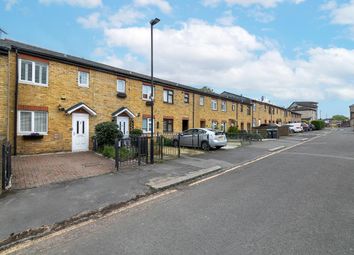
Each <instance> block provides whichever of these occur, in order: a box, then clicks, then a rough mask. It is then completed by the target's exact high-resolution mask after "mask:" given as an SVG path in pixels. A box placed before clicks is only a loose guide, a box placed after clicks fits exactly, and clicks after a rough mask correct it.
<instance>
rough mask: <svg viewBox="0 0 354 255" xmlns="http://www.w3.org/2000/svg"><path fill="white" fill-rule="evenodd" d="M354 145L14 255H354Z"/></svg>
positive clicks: (259, 170) (334, 137) (231, 178)
mask: <svg viewBox="0 0 354 255" xmlns="http://www.w3.org/2000/svg"><path fill="white" fill-rule="evenodd" d="M353 144H354V133H349V132H348V133H346V130H342V131H338V132H333V133H330V134H329V135H327V136H324V137H320V138H318V139H316V140H312V141H309V142H308V143H305V144H303V145H301V146H298V147H294V148H292V149H290V150H287V151H283V152H280V153H277V154H275V155H273V156H270V157H267V158H264V159H262V160H259V161H256V162H254V163H252V164H249V165H247V166H245V167H243V168H239V169H237V170H236V171H230V172H227V173H225V174H221V175H219V176H218V177H216V178H210V179H208V180H207V181H205V182H202V183H200V184H199V185H189V186H186V187H185V188H184V189H178V190H176V191H174V192H172V193H169V194H167V195H165V196H162V197H159V198H157V199H155V200H153V201H149V202H146V203H144V204H141V205H138V206H136V207H133V208H130V209H128V210H126V211H124V212H121V213H117V214H113V215H111V216H109V217H106V218H104V219H101V220H97V221H95V222H93V223H90V224H87V225H85V226H81V227H78V228H76V229H73V230H71V231H67V232H63V233H60V234H59V235H56V236H54V237H51V238H47V239H45V240H43V241H40V242H34V243H29V246H28V247H27V248H24V249H18V250H14V254H233V255H234V254H321V255H323V254H354V243H353V239H354V204H353V201H354V185H353V183H354V171H353V169H354V161H353V160H351V158H353V157H354V150H353ZM321 155H327V156H328V157H323V156H321Z"/></svg>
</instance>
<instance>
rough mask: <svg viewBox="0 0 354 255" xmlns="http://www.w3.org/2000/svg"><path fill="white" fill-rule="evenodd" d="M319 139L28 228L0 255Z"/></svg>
mask: <svg viewBox="0 0 354 255" xmlns="http://www.w3.org/2000/svg"><path fill="white" fill-rule="evenodd" d="M322 136H324V135H320V136H315V137H312V138H310V139H308V140H306V141H303V142H300V143H298V144H295V145H292V146H290V147H286V148H283V149H280V150H278V151H274V152H271V153H268V154H265V155H262V156H259V157H256V158H255V159H252V160H249V161H246V162H243V163H241V164H238V165H235V166H232V167H230V168H228V169H223V168H221V167H220V166H214V167H211V168H206V169H201V170H209V172H205V173H204V174H199V175H196V176H194V177H191V178H189V179H185V180H183V181H179V182H178V183H177V182H176V183H175V184H172V182H171V183H170V184H169V185H166V186H165V187H161V188H158V189H153V188H152V189H150V191H147V192H146V193H144V194H139V195H137V196H136V197H134V198H132V199H130V200H128V201H125V202H119V203H113V204H110V205H107V206H105V207H101V208H99V209H96V210H92V211H84V212H81V213H78V214H76V215H74V216H72V217H70V218H68V219H66V220H63V221H60V222H57V223H53V224H49V225H43V226H41V227H38V228H31V229H27V230H24V231H22V232H19V233H16V234H11V235H10V236H9V237H8V238H6V239H3V240H0V254H10V253H12V252H13V251H12V250H13V249H15V248H16V247H17V246H21V245H22V246H30V242H32V241H36V240H38V241H40V240H41V239H44V238H46V237H48V238H49V236H52V235H56V233H57V232H62V231H65V230H67V231H70V229H74V228H76V227H80V226H81V225H85V224H89V223H90V222H92V221H94V220H97V219H100V218H104V217H107V216H110V215H112V214H115V213H116V212H121V211H123V210H124V209H129V208H132V207H134V205H135V204H137V205H140V204H142V203H144V200H147V201H146V202H148V201H151V200H154V199H156V198H159V197H161V196H163V195H166V194H170V193H173V192H175V191H176V190H168V188H171V187H172V186H176V185H179V184H181V183H188V182H191V183H189V185H188V186H194V185H197V184H199V183H202V182H205V181H207V180H210V179H213V178H216V177H218V176H220V175H223V174H226V173H228V172H231V171H234V170H237V169H239V168H241V167H244V166H247V165H250V164H252V163H255V162H257V161H260V160H262V159H265V158H268V157H271V156H273V155H276V154H279V153H281V152H283V151H286V150H289V149H292V148H294V147H297V146H299V145H302V144H304V143H307V142H310V141H312V140H315V139H317V138H320V137H322ZM201 170H199V171H201ZM210 174H212V175H210ZM208 175H210V176H208ZM203 177H204V178H203ZM198 179H199V180H198ZM194 180H196V181H194ZM192 181H194V182H192ZM166 184H167V183H166ZM26 244H27V245H26Z"/></svg>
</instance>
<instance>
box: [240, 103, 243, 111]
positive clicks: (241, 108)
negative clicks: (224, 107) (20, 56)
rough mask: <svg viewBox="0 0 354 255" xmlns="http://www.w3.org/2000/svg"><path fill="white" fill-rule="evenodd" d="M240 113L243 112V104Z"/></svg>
mask: <svg viewBox="0 0 354 255" xmlns="http://www.w3.org/2000/svg"><path fill="white" fill-rule="evenodd" d="M240 112H243V104H241V106H240Z"/></svg>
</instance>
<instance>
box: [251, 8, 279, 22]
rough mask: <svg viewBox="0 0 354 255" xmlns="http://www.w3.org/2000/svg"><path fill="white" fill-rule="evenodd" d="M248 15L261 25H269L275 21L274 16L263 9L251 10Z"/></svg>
mask: <svg viewBox="0 0 354 255" xmlns="http://www.w3.org/2000/svg"><path fill="white" fill-rule="evenodd" d="M247 15H248V16H250V17H252V18H254V19H255V20H256V21H258V22H261V23H269V22H272V21H273V20H274V16H273V15H272V14H270V13H268V12H265V11H263V10H262V9H260V8H257V7H256V8H252V9H250V10H249V11H248V13H247Z"/></svg>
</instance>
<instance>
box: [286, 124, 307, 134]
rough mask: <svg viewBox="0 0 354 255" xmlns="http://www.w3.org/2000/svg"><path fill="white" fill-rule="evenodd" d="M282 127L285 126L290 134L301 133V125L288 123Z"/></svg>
mask: <svg viewBox="0 0 354 255" xmlns="http://www.w3.org/2000/svg"><path fill="white" fill-rule="evenodd" d="M284 126H287V127H288V128H289V132H290V133H300V132H302V131H303V128H302V126H301V123H288V124H286V125H284Z"/></svg>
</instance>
